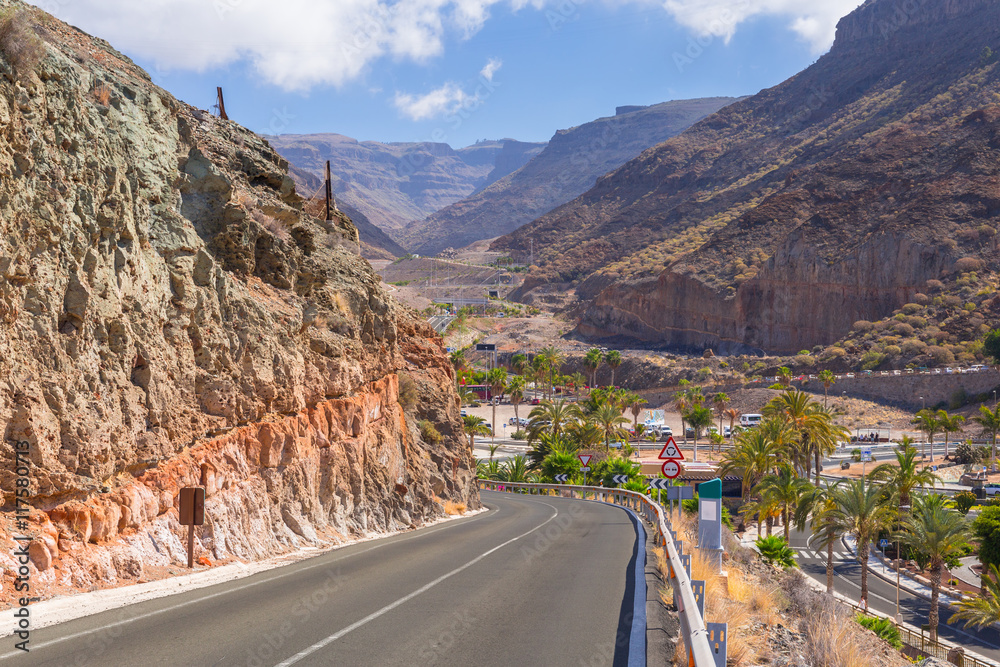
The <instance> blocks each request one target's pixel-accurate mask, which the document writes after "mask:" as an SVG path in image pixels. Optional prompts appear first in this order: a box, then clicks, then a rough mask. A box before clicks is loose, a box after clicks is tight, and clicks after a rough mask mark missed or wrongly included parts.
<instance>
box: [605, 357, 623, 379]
mask: <svg viewBox="0 0 1000 667" xmlns="http://www.w3.org/2000/svg"><path fill="white" fill-rule="evenodd" d="M604 363H606V364H607V365H608V368H610V369H611V386H612V387H614V386H615V370H617V368H618V367H619V366H621V365H622V353H621V352H619V351H618V350H611V351H610V352H608V353H607V354H606V355H604Z"/></svg>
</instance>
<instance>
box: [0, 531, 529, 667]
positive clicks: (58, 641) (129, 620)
mask: <svg viewBox="0 0 1000 667" xmlns="http://www.w3.org/2000/svg"><path fill="white" fill-rule="evenodd" d="M490 514H493V512H484V513H482V514H477V515H476V516H474V517H472V518H470V519H469V520H468V521H451V522H449V523H447V524H445V525H443V526H439V527H435V528H429V529H427V530H426V531H418V533H417V534H415V535H411V536H409V537H405V538H402V539H398V540H392V541H389V540H390V539H391V538H386V540H385V541H382V542H379V543H377V544H375V545H373V546H371V547H368V548H367V549H364V550H362V551H357V552H354V553H350V554H343V555H342V556H341V557H340V558H337V559H334V560H333V561H325V562H323V563H316V564H315V565H310V566H308V567H302V568H296V569H294V570H289V571H288V572H285V573H284V574H279V575H277V576H274V577H268V578H267V579H261V580H260V581H253V582H250V583H248V584H244V585H242V586H237V587H236V588H229V589H226V590H224V591H219V592H218V593H212V594H211V595H204V596H202V597H199V598H197V599H194V600H188V601H187V602H180V603H178V604H175V605H171V606H169V607H164V608H163V609H158V610H156V611H150V612H146V613H145V614H139V615H138V616H132V617H131V618H126V619H124V620H121V621H117V622H115V623H108V624H107V625H102V626H101V627H99V628H92V629H90V630H82V631H80V632H75V633H73V634H71V635H67V636H65V637H60V638H59V639H50V640H49V641H47V642H42V643H40V644H37V645H35V646H32V647H31V650H32V651H38V650H40V649H43V648H45V647H46V646H53V645H55V644H61V643H62V642H66V641H70V640H71V639H78V638H80V637H84V636H86V635H90V634H94V633H95V632H104V631H105V630H110V629H111V628H117V627H119V626H122V625H127V624H128V623H132V622H134V621H140V620H142V619H144V618H150V617H151V616H158V615H160V614H164V613H166V612H168V611H174V610H175V609H183V608H184V607H188V606H190V605H193V604H198V603H199V602H205V601H206V600H211V599H213V598H217V597H222V596H223V595H229V594H230V593H236V592H237V591H242V590H245V589H247V588H253V587H254V586H259V585H261V584H266V583H268V582H271V581H276V580H278V579H284V578H285V577H290V576H292V575H294V574H298V573H300V572H306V571H308V570H313V569H316V568H317V567H329V566H331V565H333V563H336V562H338V561H340V560H343V559H344V558H350V557H352V556H360V555H361V554H365V553H368V552H370V551H375V550H376V549H381V548H382V547H384V546H386V545H388V544H396V543H398V542H409V541H410V540H414V539H416V538H418V537H423V536H425V535H430V534H432V533H437V532H439V531H441V530H445V529H446V528H451V527H452V526H460V525H464V524H466V523H472V522H473V521H477V520H479V519H480V518H482V517H484V516H488V515H490ZM543 525H544V524H543ZM333 553H336V552H333ZM183 592H184V591H180V592H179V593H177V595H180V594H181V593H183ZM137 604H138V603H137ZM128 606H129V605H126V607H121V609H125V608H127V607H128ZM108 611H110V610H108ZM101 613H104V612H101ZM83 618H86V617H83ZM74 620H76V619H74ZM69 622H70V621H67V623H69ZM51 627H58V626H51ZM20 655H24V651H20V650H18V651H11V652H9V653H4V654H3V655H0V660H6V659H7V658H13V657H15V656H20Z"/></svg>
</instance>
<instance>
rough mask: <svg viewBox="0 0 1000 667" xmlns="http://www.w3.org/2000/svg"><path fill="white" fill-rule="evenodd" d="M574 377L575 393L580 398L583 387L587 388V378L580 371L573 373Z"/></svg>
mask: <svg viewBox="0 0 1000 667" xmlns="http://www.w3.org/2000/svg"><path fill="white" fill-rule="evenodd" d="M572 377H573V393H574V394H576V395H577V396H579V395H580V390H581V389H583V387H584V386H586V384H587V376H585V375H584V374H583V373H580V372H579V371H578V372H576V373H573V376H572Z"/></svg>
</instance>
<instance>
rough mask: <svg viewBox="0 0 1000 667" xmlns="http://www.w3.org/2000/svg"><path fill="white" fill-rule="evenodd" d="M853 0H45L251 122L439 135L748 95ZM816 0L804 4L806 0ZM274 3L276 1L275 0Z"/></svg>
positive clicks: (820, 45)
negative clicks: (220, 92) (219, 97)
mask: <svg viewBox="0 0 1000 667" xmlns="http://www.w3.org/2000/svg"><path fill="white" fill-rule="evenodd" d="M860 3H861V0H824V2H823V3H802V2H800V1H799V0H665V1H664V0H655V1H654V0H619V1H618V2H610V1H602V0H391V1H386V0H326V1H323V2H316V0H284V2H283V3H280V4H278V3H274V2H273V1H272V0H150V1H149V2H144V3H135V2H134V0H128V2H125V0H43V1H40V2H38V5H39V6H41V7H42V8H43V9H46V10H47V11H50V12H52V13H54V14H56V15H57V16H59V17H60V18H63V19H64V20H67V21H68V22H70V23H73V24H74V25H77V26H79V27H80V28H82V29H84V30H87V31H88V32H91V33H93V34H96V35H98V36H100V37H103V38H105V39H107V40H109V41H110V42H111V43H112V44H113V45H114V46H116V47H117V48H119V49H120V50H122V51H123V52H124V53H126V54H127V55H129V56H131V57H132V58H133V59H135V60H136V61H137V62H138V63H139V64H140V65H142V66H143V67H145V68H146V69H147V70H148V71H149V72H150V73H151V75H152V76H153V79H154V81H155V82H156V83H158V84H159V85H161V86H163V87H164V88H166V89H167V90H169V91H170V92H172V93H173V94H174V95H176V96H177V97H178V98H180V99H182V100H184V101H186V102H188V103H190V104H193V105H195V106H198V107H201V108H208V107H209V106H211V105H212V104H214V102H215V99H214V98H215V86H218V85H221V86H223V88H224V89H225V93H226V107H227V111H228V112H229V115H230V117H231V118H232V119H234V120H236V121H238V122H240V123H242V124H244V125H246V126H247V127H249V128H250V129H252V130H254V131H257V132H260V133H264V134H270V133H312V132H336V133H340V134H345V135H348V136H352V137H355V138H358V139H362V140H367V139H371V140H377V141H425V140H433V141H443V142H447V143H450V144H451V145H452V146H454V147H459V146H465V145H468V144H471V143H474V142H475V141H477V140H480V139H487V138H488V139H498V138H504V137H510V138H515V139H521V140H524V141H545V140H547V139H548V138H549V137H550V136H551V135H552V134H553V133H554V131H555V130H557V129H561V128H566V127H571V126H574V125H578V124H581V123H584V122H587V121H590V120H593V119H594V118H598V117H600V116H607V115H613V114H614V110H615V107H616V106H619V105H626V104H654V103H657V102H663V101H666V100H671V99H685V98H692V97H705V96H716V95H732V96H738V95H747V94H753V93H756V92H757V91H759V90H761V89H762V88H767V87H770V86H773V85H775V84H777V83H780V82H781V81H783V80H785V79H786V78H788V77H789V76H791V75H793V74H795V73H796V72H798V71H800V70H801V69H803V68H805V67H807V66H808V65H809V64H810V63H812V62H813V61H814V60H815V59H816V58H817V57H819V56H820V55H821V54H822V53H824V52H825V51H826V50H827V49H828V48H829V46H830V44H831V42H832V39H833V29H834V27H835V25H836V21H837V19H838V18H839V17H841V16H843V15H844V14H846V13H848V12H849V11H851V10H852V9H853V8H854V7H856V6H857V5H859V4H860ZM807 4H808V5H813V4H821V6H819V7H808V6H803V5H807ZM276 7H281V8H282V9H281V11H280V12H279V11H276V9H275V8H276Z"/></svg>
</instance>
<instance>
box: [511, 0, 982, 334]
mask: <svg viewBox="0 0 1000 667" xmlns="http://www.w3.org/2000/svg"><path fill="white" fill-rule="evenodd" d="M998 28H1000V6H998V5H997V3H995V2H989V1H987V0H964V1H962V2H955V1H953V0H925V1H924V2H919V3H914V2H909V1H908V0H870V1H869V2H866V3H865V4H864V5H863V6H862V7H860V8H858V9H857V10H856V11H855V12H853V13H852V14H851V15H849V16H847V17H845V18H844V19H843V20H842V21H841V23H840V25H839V27H838V31H837V39H836V43H835V44H834V46H833V48H832V49H831V51H830V53H828V54H827V55H825V56H823V57H822V58H820V59H819V60H818V61H817V62H816V63H815V64H814V65H812V66H811V67H809V68H808V69H806V70H805V71H803V72H801V73H800V74H798V75H796V76H794V77H792V78H791V79H789V80H788V81H786V82H784V83H782V84H781V85H778V86H776V87H774V88H771V89H769V90H765V91H762V92H761V93H759V94H758V95H756V96H754V97H752V98H749V99H747V100H744V101H742V102H738V103H736V104H733V105H731V106H729V107H727V108H725V109H723V110H722V111H720V112H719V113H717V114H715V115H713V116H711V117H709V118H707V119H705V120H704V121H702V122H700V123H698V124H696V125H695V126H694V127H692V128H691V129H690V130H688V131H687V132H685V133H683V134H682V135H680V136H679V137H676V138H675V139H672V140H670V141H668V142H666V143H665V144H663V145H661V146H658V147H656V148H654V149H652V150H649V151H646V152H645V153H644V154H642V155H641V156H640V157H639V158H637V159H636V160H633V161H631V162H629V163H628V164H626V165H625V166H623V167H622V168H621V169H619V170H617V171H616V172H614V173H612V174H609V175H608V176H606V177H604V178H602V179H601V180H600V181H599V182H598V184H597V185H596V186H595V187H594V188H593V189H592V190H590V191H589V192H587V193H586V194H585V195H583V196H582V197H580V198H579V199H577V200H576V201H574V202H572V203H570V204H567V205H566V206H564V207H562V208H560V209H558V210H556V211H553V212H552V213H550V214H549V215H547V216H545V217H544V218H542V219H540V220H538V221H537V222H536V223H534V224H532V225H531V226H529V227H526V228H522V229H521V230H518V231H517V232H515V233H514V234H512V235H511V236H509V237H507V238H504V239H502V240H500V241H498V242H497V243H496V244H495V248H497V249H514V250H522V251H523V250H525V249H527V247H528V242H529V239H533V240H534V246H535V256H536V263H537V264H539V266H540V268H539V269H538V270H536V271H534V272H533V273H532V275H530V276H529V278H528V280H527V282H526V283H525V285H524V287H523V289H522V291H521V294H520V296H521V297H522V298H525V299H529V300H530V299H531V298H532V297H533V296H536V295H538V294H539V293H541V292H544V291H547V290H549V291H551V290H564V289H571V290H575V293H576V296H577V297H578V298H579V299H580V300H581V303H580V304H579V308H580V312H582V313H583V314H582V321H581V323H580V327H579V331H580V332H582V333H583V334H586V335H589V336H593V337H612V336H620V337H629V338H633V339H639V340H643V341H647V342H651V343H654V344H658V345H669V346H680V347H692V348H700V347H711V348H714V349H716V350H719V349H723V350H727V349H731V350H747V349H765V350H773V351H784V352H794V351H797V350H801V349H803V348H810V347H812V346H815V345H824V344H829V343H831V342H833V341H836V340H837V339H838V338H840V337H842V336H844V335H845V334H846V333H847V332H848V330H849V329H850V328H851V326H852V324H853V323H854V322H856V321H858V320H866V321H875V320H879V319H880V318H882V317H885V316H886V315H889V314H891V313H892V312H893V311H894V310H895V309H897V308H900V307H901V306H902V305H904V304H905V303H907V302H909V301H912V300H913V298H914V296H915V295H916V294H917V293H923V292H925V291H927V287H926V284H927V281H928V280H941V281H944V282H945V283H951V282H954V281H956V280H958V279H959V278H960V276H961V274H962V272H963V271H968V270H969V269H968V268H963V265H965V266H971V265H976V266H980V265H981V266H982V267H984V268H989V267H993V268H995V267H996V263H997V259H996V249H997V247H996V240H995V239H996V230H997V227H998V224H1000V219H998V216H1000V200H998V198H997V192H998V183H1000V167H998V165H1000V139H998V137H1000V81H998V77H1000V64H998V61H997V57H996V55H995V53H994V51H995V50H997V49H998V48H1000V41H998V37H997V35H998Z"/></svg>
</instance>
